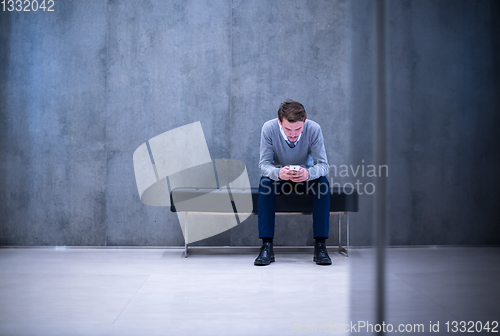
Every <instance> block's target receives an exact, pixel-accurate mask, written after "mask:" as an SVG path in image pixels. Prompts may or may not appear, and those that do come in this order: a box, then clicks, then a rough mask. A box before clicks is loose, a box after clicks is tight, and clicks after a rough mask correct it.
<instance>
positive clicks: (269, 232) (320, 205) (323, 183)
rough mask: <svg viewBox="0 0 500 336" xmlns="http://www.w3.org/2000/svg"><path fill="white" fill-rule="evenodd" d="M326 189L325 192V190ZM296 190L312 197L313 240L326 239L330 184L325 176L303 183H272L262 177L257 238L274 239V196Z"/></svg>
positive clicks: (328, 228) (328, 219) (328, 225)
mask: <svg viewBox="0 0 500 336" xmlns="http://www.w3.org/2000/svg"><path fill="white" fill-rule="evenodd" d="M325 188H327V190H325ZM293 190H296V191H298V192H301V193H306V192H307V193H308V194H312V195H313V233H314V238H316V237H325V238H328V232H329V230H330V184H329V183H328V179H327V178H326V177H325V176H322V177H320V178H318V179H316V180H311V181H304V182H297V183H295V182H292V181H274V180H271V179H270V178H268V177H265V176H262V177H261V179H260V183H259V204H258V207H259V212H258V216H259V238H274V224H275V215H276V210H275V209H276V205H275V203H276V196H277V195H279V194H281V193H290V192H292V191H293Z"/></svg>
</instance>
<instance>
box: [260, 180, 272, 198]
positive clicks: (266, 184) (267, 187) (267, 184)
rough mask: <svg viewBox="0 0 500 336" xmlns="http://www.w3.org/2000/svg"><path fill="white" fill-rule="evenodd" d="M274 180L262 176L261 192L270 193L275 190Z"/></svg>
mask: <svg viewBox="0 0 500 336" xmlns="http://www.w3.org/2000/svg"><path fill="white" fill-rule="evenodd" d="M273 185H274V183H273V181H272V180H271V179H270V178H269V177H266V176H262V177H261V179H260V183H259V194H260V195H269V194H271V193H272V192H273Z"/></svg>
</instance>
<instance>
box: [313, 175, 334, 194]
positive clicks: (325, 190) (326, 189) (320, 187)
mask: <svg viewBox="0 0 500 336" xmlns="http://www.w3.org/2000/svg"><path fill="white" fill-rule="evenodd" d="M309 183H310V185H309V188H308V192H309V193H311V192H312V193H313V195H318V197H320V196H322V195H328V194H330V183H329V182H328V179H327V178H326V176H321V177H319V178H317V179H315V180H311V181H309Z"/></svg>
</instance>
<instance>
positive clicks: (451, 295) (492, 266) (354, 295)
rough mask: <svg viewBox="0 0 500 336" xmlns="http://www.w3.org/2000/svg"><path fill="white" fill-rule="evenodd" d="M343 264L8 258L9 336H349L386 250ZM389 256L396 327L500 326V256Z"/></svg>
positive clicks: (340, 259) (48, 255)
mask: <svg viewBox="0 0 500 336" xmlns="http://www.w3.org/2000/svg"><path fill="white" fill-rule="evenodd" d="M331 255H332V259H333V265H332V266H327V267H320V266H317V265H315V264H314V263H313V262H312V260H311V259H312V258H311V257H312V256H311V254H310V253H277V255H276V258H277V262H276V263H273V264H272V265H271V266H269V267H255V266H253V260H254V258H255V255H254V254H194V255H192V256H190V257H189V258H187V259H186V258H184V256H183V251H182V250H181V249H55V248H27V249H21V248H7V249H0V335H2V336H4V335H65V336H67V335H297V334H311V333H312V334H316V333H319V334H334V335H346V334H349V333H346V332H333V330H332V327H335V326H337V325H345V324H351V321H352V322H353V323H354V324H357V323H358V321H367V322H368V323H371V322H373V297H374V293H373V278H374V276H373V269H374V267H373V266H374V250H372V249H357V250H352V251H351V256H350V257H349V258H346V257H344V256H342V255H339V254H336V253H332V254H331ZM387 255H388V272H387V289H388V312H387V323H393V325H394V327H395V328H397V326H398V324H400V323H402V324H405V325H406V324H408V323H409V324H412V325H413V324H418V323H423V324H424V328H425V329H424V330H425V332H424V333H420V334H428V331H429V323H430V322H431V321H432V323H434V324H435V323H437V322H438V321H439V322H440V332H439V333H437V332H436V333H432V334H434V335H435V334H450V335H451V334H452V333H451V332H450V333H446V326H445V325H444V323H445V322H446V321H478V320H480V321H483V322H485V321H488V320H489V321H493V320H496V321H498V320H499V319H500V309H499V302H500V288H499V284H500V270H499V267H498V265H500V248H451V247H447V248H432V249H431V248H394V249H389V250H388V251H387ZM490 325H491V322H490ZM357 328H358V329H357V330H356V332H354V333H353V334H356V335H363V334H370V333H366V330H364V329H363V330H361V329H359V325H357ZM499 329H500V327H499V328H497V330H499ZM455 334H456V333H455ZM475 334H492V333H475Z"/></svg>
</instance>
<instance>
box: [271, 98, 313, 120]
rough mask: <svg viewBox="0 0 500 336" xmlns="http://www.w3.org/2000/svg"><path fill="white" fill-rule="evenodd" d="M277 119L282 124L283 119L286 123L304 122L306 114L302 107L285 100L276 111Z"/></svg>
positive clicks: (297, 103) (294, 102)
mask: <svg viewBox="0 0 500 336" xmlns="http://www.w3.org/2000/svg"><path fill="white" fill-rule="evenodd" d="M278 118H279V119H280V121H281V122H283V118H285V119H286V120H288V122H291V123H293V122H297V121H306V119H307V113H306V109H305V108H304V105H302V104H301V103H299V102H296V101H294V100H285V101H284V102H283V103H281V105H280V108H279V110H278Z"/></svg>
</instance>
